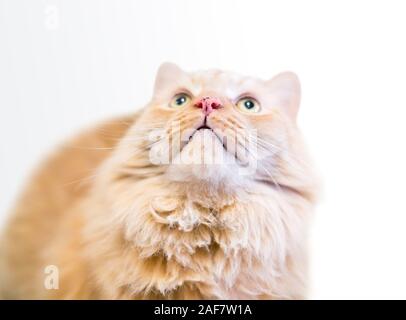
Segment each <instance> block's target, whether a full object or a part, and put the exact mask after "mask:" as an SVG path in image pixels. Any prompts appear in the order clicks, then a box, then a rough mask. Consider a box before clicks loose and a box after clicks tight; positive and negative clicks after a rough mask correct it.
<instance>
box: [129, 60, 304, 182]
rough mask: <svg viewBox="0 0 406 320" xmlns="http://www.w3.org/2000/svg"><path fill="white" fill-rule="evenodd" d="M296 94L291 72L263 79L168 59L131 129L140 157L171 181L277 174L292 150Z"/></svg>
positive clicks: (265, 177) (245, 179)
mask: <svg viewBox="0 0 406 320" xmlns="http://www.w3.org/2000/svg"><path fill="white" fill-rule="evenodd" d="M299 99H300V85H299V82H298V79H297V77H296V76H295V75H294V74H292V73H282V74H279V75H278V76H276V77H275V78H273V79H271V80H269V81H263V80H260V79H256V78H251V77H244V76H240V75H237V74H233V73H229V72H223V71H218V70H209V71H201V72H195V73H186V72H184V71H182V70H181V69H179V68H178V67H177V66H175V65H173V64H168V63H166V64H164V65H162V66H161V68H160V69H159V71H158V75H157V78H156V84H155V90H154V95H153V99H152V101H151V103H150V104H149V105H148V106H147V108H146V111H145V112H144V114H143V116H142V118H141V119H140V121H139V122H138V124H137V125H136V128H135V129H134V131H133V132H132V133H130V135H140V134H141V135H143V136H144V138H145V139H148V141H149V142H148V143H147V144H144V145H143V150H144V153H143V155H144V158H145V157H148V161H149V162H150V163H151V165H152V166H155V167H160V168H161V169H164V173H165V174H166V175H167V176H168V177H169V179H171V180H180V181H207V182H209V183H211V184H215V183H222V182H225V183H231V184H241V183H242V184H245V183H246V182H248V181H252V180H271V179H276V176H277V175H278V172H276V170H278V168H279V169H280V168H281V166H283V162H284V161H288V159H284V157H285V156H291V155H292V150H290V144H291V142H292V141H290V139H291V138H292V134H295V132H296V129H295V128H296V126H295V118H296V114H297V111H298V106H299ZM144 160H146V159H144Z"/></svg>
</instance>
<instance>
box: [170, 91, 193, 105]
mask: <svg viewBox="0 0 406 320" xmlns="http://www.w3.org/2000/svg"><path fill="white" fill-rule="evenodd" d="M189 102H190V97H189V96H188V95H187V94H186V93H179V94H177V95H176V96H174V97H173V99H172V101H171V103H170V107H171V108H179V107H183V106H185V105H187V104H188V103H189Z"/></svg>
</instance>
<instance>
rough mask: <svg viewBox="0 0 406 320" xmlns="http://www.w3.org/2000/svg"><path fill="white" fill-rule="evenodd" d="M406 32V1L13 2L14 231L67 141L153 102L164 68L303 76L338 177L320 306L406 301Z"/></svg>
mask: <svg viewBox="0 0 406 320" xmlns="http://www.w3.org/2000/svg"><path fill="white" fill-rule="evenodd" d="M405 32H406V10H405V8H403V7H402V1H389V0H385V1H343V0H340V1H309V0H307V1H286V0H284V1H277V2H276V1H256V0H249V1H248V0H247V1H237V0H229V1H225V0H214V1H210V0H198V1H197V0H194V1H190V0H184V1H179V0H178V1H174V0H171V1H168V0H161V1H157V0H148V1H124V0H120V1H113V0H111V1H101V0H94V1H89V0H80V1H79V0H65V1H56V0H53V1H52V0H42V1H40V0H36V1H34V0H26V1H23V0H9V1H7V0H0V108H1V109H0V110H1V115H0V220H1V221H4V219H5V216H6V213H7V211H8V209H9V208H10V206H11V205H12V203H13V201H14V200H15V196H16V195H17V193H18V190H20V189H21V186H22V184H23V183H24V181H25V179H26V177H27V175H28V174H29V173H30V172H31V170H32V169H33V168H34V167H35V166H36V165H37V164H38V162H39V161H40V159H42V158H43V157H44V155H45V154H46V152H49V150H51V149H52V147H53V146H55V144H57V143H58V142H60V141H61V140H63V139H64V138H66V137H68V136H69V135H71V134H72V133H75V132H77V131H78V129H80V128H82V127H85V126H86V125H89V124H91V123H94V122H95V121H97V120H101V119H105V118H108V117H110V116H112V115H119V114H122V113H127V112H131V111H132V110H135V109H136V108H139V107H141V106H142V105H143V104H145V103H146V102H147V101H148V99H149V97H150V96H151V89H152V84H153V78H154V75H155V71H156V69H157V67H158V65H159V64H160V63H161V62H163V61H167V60H169V61H173V62H176V63H178V64H179V65H181V66H182V67H183V68H185V69H186V70H194V69H201V68H211V67H217V68H223V69H229V70H233V71H237V72H240V73H244V74H249V75H255V76H260V77H263V78H268V77H271V76H273V75H274V74H275V73H277V72H279V71H283V70H292V71H295V72H296V73H298V74H299V76H300V78H301V81H302V85H303V100H302V109H301V112H300V117H299V122H300V126H301V128H302V129H303V132H304V134H305V136H306V138H307V141H308V144H309V146H310V147H311V150H312V153H313V156H314V158H315V160H316V162H317V165H318V168H319V171H320V172H321V175H322V177H323V180H324V196H323V199H322V201H321V203H320V205H319V207H318V210H317V212H316V215H315V219H314V223H313V228H312V247H311V255H312V269H311V270H312V281H311V283H312V290H311V298H322V299H326V298H349V299H352V298H406V291H405V288H406V252H405V245H406V195H405V189H406V188H405V181H406V169H405V166H406V151H405V142H404V139H405V138H406V95H405V91H406V90H405V89H406V88H405V84H406V81H405V80H406V42H405V41H406V36H405Z"/></svg>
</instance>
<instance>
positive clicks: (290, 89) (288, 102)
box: [267, 71, 300, 119]
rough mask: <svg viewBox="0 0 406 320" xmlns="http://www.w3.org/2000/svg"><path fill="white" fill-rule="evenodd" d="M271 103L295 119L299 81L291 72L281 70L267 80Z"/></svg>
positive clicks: (298, 103) (297, 108) (298, 97)
mask: <svg viewBox="0 0 406 320" xmlns="http://www.w3.org/2000/svg"><path fill="white" fill-rule="evenodd" d="M267 86H268V89H269V92H270V94H271V97H272V100H273V103H275V104H277V105H278V106H279V107H281V108H282V109H284V110H285V111H286V112H287V113H288V115H289V116H290V117H291V118H292V119H296V116H297V113H298V111H299V105H300V81H299V78H298V76H297V75H296V74H295V73H293V72H289V71H288V72H282V73H279V74H278V75H276V76H275V77H273V78H272V79H271V80H268V81H267Z"/></svg>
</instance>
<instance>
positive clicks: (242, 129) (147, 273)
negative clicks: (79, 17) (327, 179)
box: [0, 63, 316, 299]
mask: <svg viewBox="0 0 406 320" xmlns="http://www.w3.org/2000/svg"><path fill="white" fill-rule="evenodd" d="M299 100H300V85H299V81H298V78H297V77H296V76H295V75H294V74H293V73H290V72H285V73H281V74H279V75H277V76H275V77H274V78H273V79H271V80H268V81H263V80H260V79H256V78H252V77H245V76H240V75H236V74H233V73H229V72H223V71H218V70H209V71H201V72H193V73H187V72H184V71H183V70H181V69H180V68H179V67H177V66H175V65H173V64H169V63H165V64H163V65H162V66H161V67H160V69H159V71H158V75H157V78H156V83H155V90H154V94H153V97H152V100H151V102H150V103H149V104H148V105H147V106H146V107H145V108H144V109H142V110H141V111H140V112H139V113H137V114H136V115H134V116H128V117H124V118H122V119H115V120H112V121H110V122H107V123H104V124H102V125H100V126H99V127H95V128H94V129H91V130H89V131H87V132H85V133H83V134H81V135H79V136H78V137H76V138H74V139H73V140H71V141H70V142H69V143H67V144H66V145H64V146H63V147H62V148H61V149H60V150H59V151H58V152H57V153H56V154H54V155H53V156H52V157H50V159H48V161H47V162H46V163H45V164H44V165H43V166H42V168H41V169H40V170H39V171H38V172H37V174H36V175H35V176H34V177H33V179H32V181H31V182H30V183H29V185H28V188H27V189H26V190H25V192H24V194H23V195H22V197H21V198H20V199H19V202H18V205H17V207H16V209H15V212H14V213H13V215H12V216H11V217H10V220H9V222H8V224H7V226H6V228H5V230H4V233H3V235H2V240H1V259H0V264H1V265H0V268H1V269H0V281H1V282H0V284H1V286H0V289H1V294H2V296H3V297H4V298H28V299H32V298H39V299H297V298H303V297H305V289H306V231H307V221H308V219H309V216H310V213H311V210H312V208H313V206H314V202H315V195H316V183H315V178H314V174H313V172H312V170H311V167H309V161H308V158H307V156H306V153H305V150H304V147H303V142H302V140H301V135H300V132H299V130H298V128H297V126H296V115H297V112H298V108H299ZM49 268H51V269H49ZM49 270H51V271H52V270H53V271H54V272H55V274H54V276H55V278H54V279H53V286H51V287H49V285H47V281H48V280H49V279H48V280H47V277H50V276H51V275H50V273H49Z"/></svg>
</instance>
